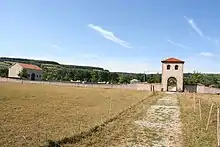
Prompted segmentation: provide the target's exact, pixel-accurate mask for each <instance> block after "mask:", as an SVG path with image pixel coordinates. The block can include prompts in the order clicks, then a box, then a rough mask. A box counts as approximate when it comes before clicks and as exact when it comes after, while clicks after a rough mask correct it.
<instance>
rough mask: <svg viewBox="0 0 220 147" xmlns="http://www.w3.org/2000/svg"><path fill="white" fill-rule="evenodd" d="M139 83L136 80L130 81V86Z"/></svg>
mask: <svg viewBox="0 0 220 147" xmlns="http://www.w3.org/2000/svg"><path fill="white" fill-rule="evenodd" d="M139 82H140V81H139V80H137V79H132V80H131V81H130V83H131V84H136V83H139Z"/></svg>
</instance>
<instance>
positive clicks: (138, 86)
mask: <svg viewBox="0 0 220 147" xmlns="http://www.w3.org/2000/svg"><path fill="white" fill-rule="evenodd" d="M0 82H4V83H8V82H11V83H30V84H51V85H62V86H74V87H97V88H123V89H134V90H143V91H161V88H162V86H161V84H160V83H154V84H120V85H119V84H90V83H86V84H82V83H71V82H48V81H29V80H20V79H11V78H0Z"/></svg>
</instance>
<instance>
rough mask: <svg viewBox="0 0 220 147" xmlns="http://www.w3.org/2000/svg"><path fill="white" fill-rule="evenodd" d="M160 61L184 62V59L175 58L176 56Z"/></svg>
mask: <svg viewBox="0 0 220 147" xmlns="http://www.w3.org/2000/svg"><path fill="white" fill-rule="evenodd" d="M161 62H162V63H184V62H185V61H182V60H179V59H176V58H168V59H166V60H162V61H161Z"/></svg>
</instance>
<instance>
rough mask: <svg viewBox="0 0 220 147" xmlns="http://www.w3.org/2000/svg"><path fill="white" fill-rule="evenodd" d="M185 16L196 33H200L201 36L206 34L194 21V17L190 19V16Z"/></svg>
mask: <svg viewBox="0 0 220 147" xmlns="http://www.w3.org/2000/svg"><path fill="white" fill-rule="evenodd" d="M184 18H185V19H186V21H187V22H188V23H189V24H190V25H191V27H192V28H193V29H194V30H195V31H196V33H198V34H199V35H200V36H201V37H202V36H204V34H203V32H202V30H200V29H199V28H198V27H197V25H196V23H195V22H194V20H193V19H190V18H188V17H186V16H184Z"/></svg>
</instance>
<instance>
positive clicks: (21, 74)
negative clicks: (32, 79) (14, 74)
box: [18, 69, 28, 79]
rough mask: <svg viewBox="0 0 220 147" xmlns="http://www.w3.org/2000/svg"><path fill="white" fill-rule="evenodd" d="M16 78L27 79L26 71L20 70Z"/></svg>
mask: <svg viewBox="0 0 220 147" xmlns="http://www.w3.org/2000/svg"><path fill="white" fill-rule="evenodd" d="M18 76H19V77H20V78H22V79H27V78H28V73H27V70H26V69H22V70H21V71H20V72H19V74H18Z"/></svg>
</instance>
